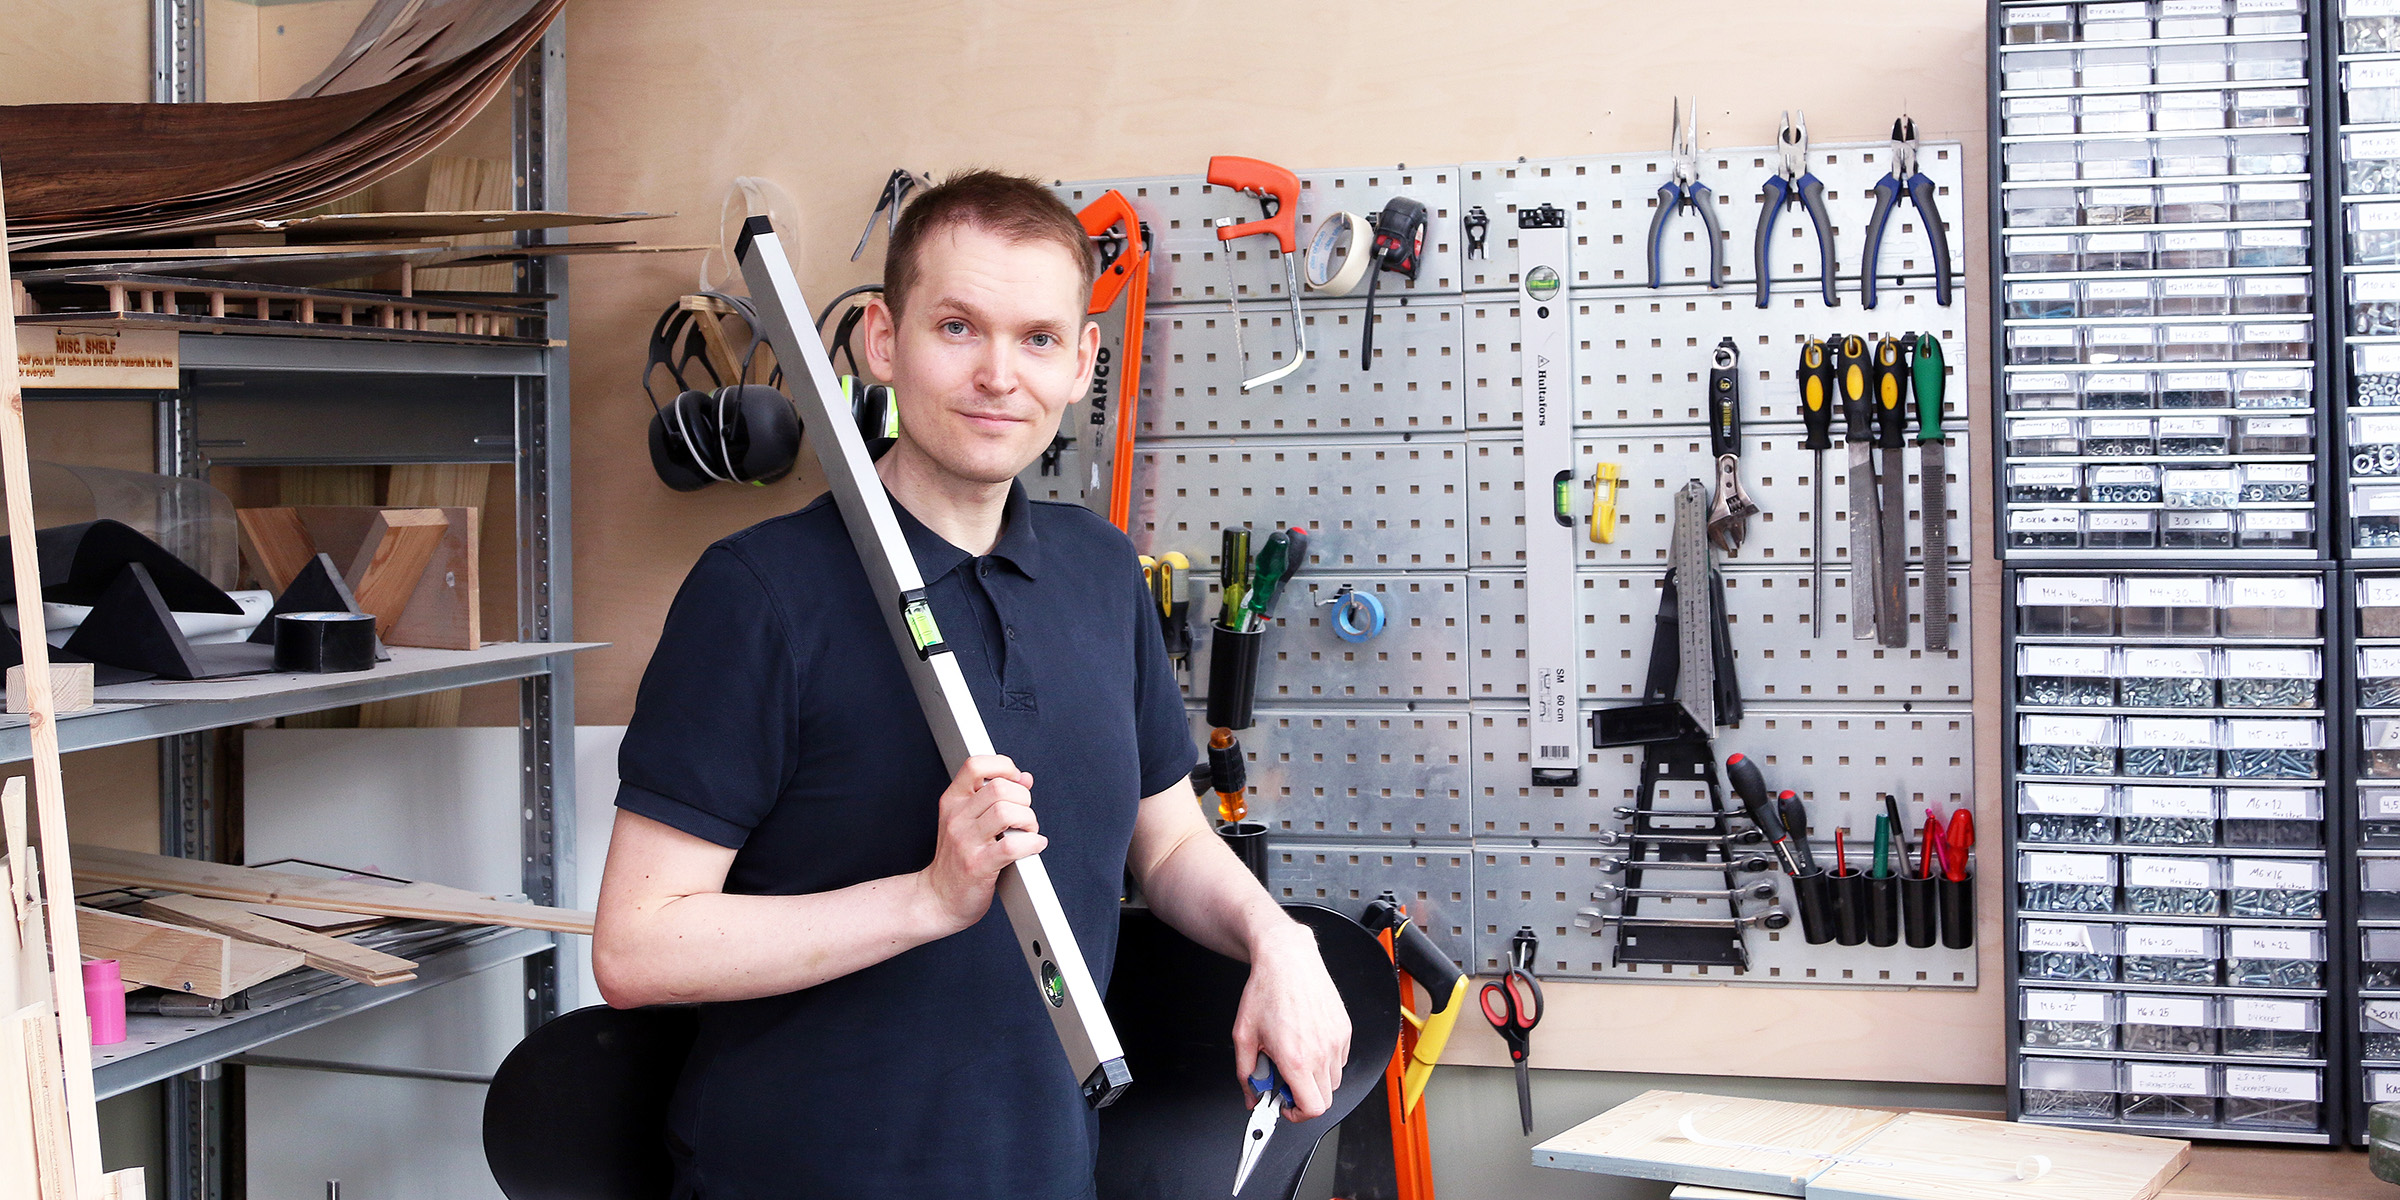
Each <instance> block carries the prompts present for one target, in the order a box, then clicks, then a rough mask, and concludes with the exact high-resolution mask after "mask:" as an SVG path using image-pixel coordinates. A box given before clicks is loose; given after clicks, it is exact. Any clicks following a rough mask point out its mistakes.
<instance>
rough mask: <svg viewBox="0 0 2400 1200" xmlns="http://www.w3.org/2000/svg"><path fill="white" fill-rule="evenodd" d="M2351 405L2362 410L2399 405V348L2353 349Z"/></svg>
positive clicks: (2388, 345) (2362, 346)
mask: <svg viewBox="0 0 2400 1200" xmlns="http://www.w3.org/2000/svg"><path fill="white" fill-rule="evenodd" d="M2350 403H2352V404H2355V405H2358V406H2360V407H2362V408H2388V407H2393V406H2400V345H2392V344H2388V343H2387V344H2384V345H2354V346H2352V347H2350Z"/></svg>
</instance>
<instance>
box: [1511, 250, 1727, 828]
mask: <svg viewBox="0 0 2400 1200" xmlns="http://www.w3.org/2000/svg"><path fill="white" fill-rule="evenodd" d="M1567 245H1568V240H1567V214H1566V213H1565V212H1563V211H1561V210H1559V209H1557V208H1554V207H1552V206H1550V205H1547V204H1544V205H1541V206H1539V207H1537V208H1529V209H1519V210H1518V211H1517V255H1518V261H1519V262H1520V263H1523V264H1525V267H1524V270H1523V272H1522V275H1521V282H1520V283H1519V284H1518V289H1519V295H1518V297H1517V300H1518V305H1517V307H1518V313H1519V321H1520V322H1521V324H1520V327H1519V330H1520V337H1519V339H1518V341H1519V344H1520V345H1521V346H1522V347H1523V352H1524V363H1523V369H1522V371H1521V374H1522V376H1523V378H1524V381H1525V442H1524V446H1525V663H1526V667H1527V669H1528V671H1529V672H1530V675H1531V679H1530V683H1531V686H1530V687H1528V688H1527V690H1526V697H1527V699H1528V701H1529V702H1530V703H1531V705H1532V720H1530V721H1529V722H1527V728H1528V732H1529V733H1530V736H1531V738H1532V759H1531V761H1532V763H1533V782H1534V784H1535V786H1537V787H1573V786H1575V783H1576V781H1577V780H1578V779H1579V778H1581V776H1582V771H1581V768H1580V761H1581V758H1580V755H1579V754H1578V753H1577V750H1576V745H1575V743H1576V740H1577V739H1576V736H1575V701H1576V697H1577V693H1578V692H1579V690H1580V688H1579V686H1578V684H1577V682H1576V674H1575V632H1576V629H1575V625H1576V621H1577V619H1578V618H1577V616H1576V611H1575V553H1576V546H1575V515H1574V509H1573V504H1572V497H1573V496H1574V490H1575V366H1574V359H1573V344H1572V343H1571V342H1570V341H1569V339H1568V330H1567V290H1566V281H1567V280H1568V279H1569V278H1571V276H1570V275H1569V274H1568V271H1567ZM1703 519H1705V513H1704V514H1703Z"/></svg>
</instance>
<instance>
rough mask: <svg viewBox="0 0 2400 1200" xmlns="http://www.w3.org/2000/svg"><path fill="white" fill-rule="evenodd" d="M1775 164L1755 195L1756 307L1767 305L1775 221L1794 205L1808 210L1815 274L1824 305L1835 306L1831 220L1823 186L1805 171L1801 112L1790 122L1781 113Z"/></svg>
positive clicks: (1804, 118) (1805, 131) (1804, 119)
mask: <svg viewBox="0 0 2400 1200" xmlns="http://www.w3.org/2000/svg"><path fill="white" fill-rule="evenodd" d="M1775 151H1776V156H1777V163H1776V168H1775V173H1774V174H1773V175H1769V176H1768V177H1767V183H1766V186H1765V187H1762V188H1760V189H1759V192H1758V204H1759V211H1758V241H1757V246H1756V250H1757V256H1758V306H1759V307H1760V308H1765V307H1766V306H1767V267H1768V263H1767V255H1768V253H1769V248H1770V243H1771V241H1772V239H1773V238H1774V236H1775V218H1777V217H1780V216H1782V215H1783V210H1784V209H1785V208H1787V207H1789V206H1791V205H1794V204H1798V205H1799V206H1801V207H1802V208H1805V209H1807V210H1808V223H1809V224H1810V225H1812V226H1814V227H1815V228H1816V231H1817V256H1818V258H1819V260H1820V261H1821V262H1822V263H1823V266H1822V268H1821V269H1820V271H1819V272H1818V275H1819V277H1820V278H1821V279H1823V281H1824V286H1825V306H1826V307H1827V308H1833V307H1837V306H1839V305H1840V304H1841V300H1840V299H1839V298H1838V297H1836V296H1835V295H1834V293H1833V221H1832V220H1831V219H1830V218H1828V217H1827V216H1826V215H1825V184H1824V183H1823V181H1821V180H1819V179H1818V178H1817V177H1816V176H1815V175H1813V174H1810V173H1809V170H1808V114H1807V113H1801V114H1800V120H1799V121H1798V122H1797V123H1794V122H1793V120H1792V114H1790V113H1788V112H1787V113H1785V114H1783V128H1782V130H1781V131H1779V132H1778V133H1777V134H1776V135H1775Z"/></svg>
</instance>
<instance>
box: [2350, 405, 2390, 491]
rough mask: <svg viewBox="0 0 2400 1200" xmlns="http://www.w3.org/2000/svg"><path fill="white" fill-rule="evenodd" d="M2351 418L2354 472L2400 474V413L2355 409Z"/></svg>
mask: <svg viewBox="0 0 2400 1200" xmlns="http://www.w3.org/2000/svg"><path fill="white" fill-rule="evenodd" d="M2349 421H2350V473H2351V474H2352V475H2359V476H2370V477H2375V476H2380V477H2390V476H2395V475H2400V414H2391V413H2353V414H2351V416H2350V418H2349Z"/></svg>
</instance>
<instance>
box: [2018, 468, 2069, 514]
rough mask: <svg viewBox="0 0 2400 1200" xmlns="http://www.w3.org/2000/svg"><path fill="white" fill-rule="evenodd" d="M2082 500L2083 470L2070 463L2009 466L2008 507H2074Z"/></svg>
mask: <svg viewBox="0 0 2400 1200" xmlns="http://www.w3.org/2000/svg"><path fill="white" fill-rule="evenodd" d="M2082 499H2083V468H2082V467H2079V466H2076V465H2075V464H2073V463H2056V464H2048V463H2041V464H2036V463H2011V464H2009V467H2008V502H2009V503H2010V504H2074V503H2076V502H2078V501H2080V500H2082Z"/></svg>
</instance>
